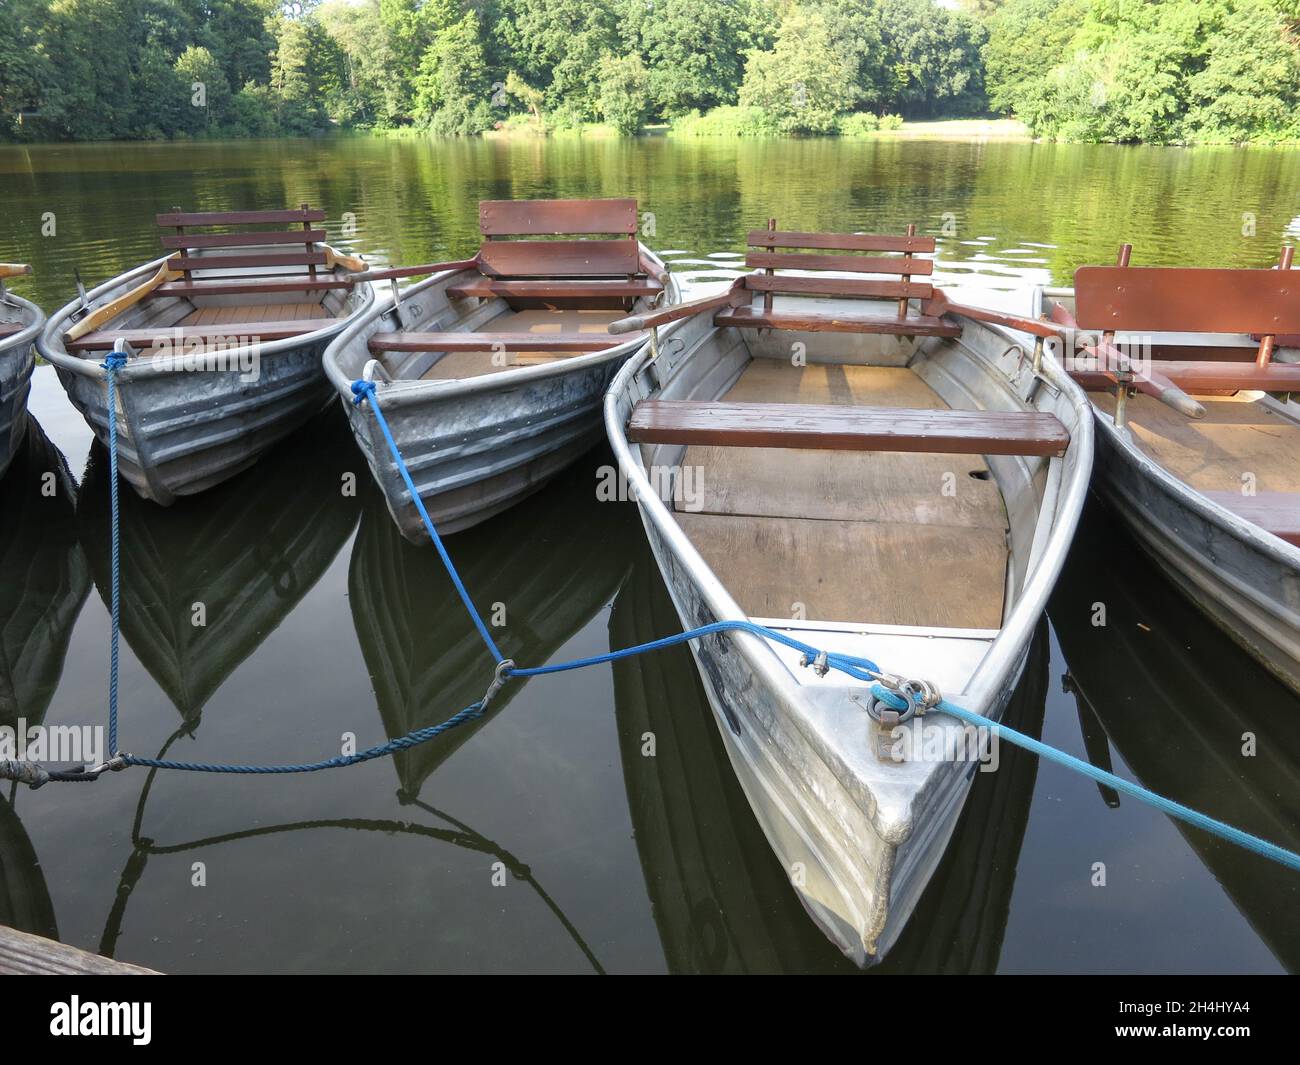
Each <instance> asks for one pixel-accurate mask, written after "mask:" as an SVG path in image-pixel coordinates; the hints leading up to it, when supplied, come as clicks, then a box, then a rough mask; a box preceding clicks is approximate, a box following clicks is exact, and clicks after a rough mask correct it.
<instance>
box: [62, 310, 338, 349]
mask: <svg viewBox="0 0 1300 1065" xmlns="http://www.w3.org/2000/svg"><path fill="white" fill-rule="evenodd" d="M328 324H329V320H328V319H321V318H305V319H297V320H289V321H280V322H226V323H214V324H211V325H186V326H172V327H170V328H162V329H100V330H95V331H94V332H91V333H86V334H85V335H84V336H80V337H77V338H75V339H71V340H66V341H65V344H66V346H67V349H68V350H69V351H107V350H110V349H111V348H112V347H113V344H114V342H116V341H117V340H119V339H120V340H124V341H126V343H127V344H129V345H130V346H131V347H133V348H136V349H147V348H151V347H153V346H154V345H155V343H158V342H168V343H172V344H177V345H179V344H183V343H185V342H186V341H196V340H202V341H205V342H206V341H211V340H221V339H222V338H227V337H246V338H248V339H249V342H250V343H251V342H253V340H254V338H255V339H256V340H257V341H262V342H266V341H271V340H284V339H287V338H288V337H294V336H299V335H301V334H303V333H314V332H315V331H316V330H317V329H323V328H324V327H325V326H326V325H328Z"/></svg>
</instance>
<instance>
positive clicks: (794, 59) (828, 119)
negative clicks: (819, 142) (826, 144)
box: [740, 8, 857, 133]
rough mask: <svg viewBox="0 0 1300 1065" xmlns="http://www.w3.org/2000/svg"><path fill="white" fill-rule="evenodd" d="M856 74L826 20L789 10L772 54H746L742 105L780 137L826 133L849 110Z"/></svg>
mask: <svg viewBox="0 0 1300 1065" xmlns="http://www.w3.org/2000/svg"><path fill="white" fill-rule="evenodd" d="M856 73H857V72H856V70H855V69H854V67H853V65H852V63H851V62H850V61H849V59H848V57H847V56H846V55H845V54H844V52H843V50H842V49H840V48H837V47H836V42H835V41H834V39H833V38H832V37H831V33H830V29H829V27H828V26H827V24H826V19H825V18H824V17H823V16H822V15H821V14H819V13H817V12H815V11H806V10H803V9H800V8H792V9H791V10H790V11H789V13H788V14H787V15H786V16H785V18H784V19H782V21H781V26H780V29H778V30H777V34H776V43H775V45H774V46H773V48H772V50H771V51H770V52H757V51H756V52H751V53H750V54H749V58H748V59H747V60H746V62H745V78H744V81H743V82H742V83H741V86H740V104H741V106H742V107H758V108H761V109H762V110H763V111H764V112H766V113H767V114H768V115H769V116H770V117H771V119H772V120H773V121H774V123H775V125H776V128H777V129H778V130H779V131H780V132H782V133H829V132H832V131H833V130H834V129H835V128H836V122H837V118H838V116H839V115H840V114H842V113H843V112H845V111H848V110H850V109H851V108H852V106H853V103H854V101H855V99H856V97H857V86H856Z"/></svg>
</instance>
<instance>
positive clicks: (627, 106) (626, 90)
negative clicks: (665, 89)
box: [600, 52, 651, 134]
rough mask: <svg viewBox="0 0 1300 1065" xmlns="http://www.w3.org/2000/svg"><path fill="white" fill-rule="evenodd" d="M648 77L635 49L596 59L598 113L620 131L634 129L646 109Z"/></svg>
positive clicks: (648, 109) (647, 105) (642, 119)
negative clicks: (598, 90) (598, 86)
mask: <svg viewBox="0 0 1300 1065" xmlns="http://www.w3.org/2000/svg"><path fill="white" fill-rule="evenodd" d="M650 107H651V101H650V77H649V75H648V74H647V73H646V69H645V64H644V63H642V62H641V57H640V56H639V55H637V54H636V53H635V52H634V53H632V55H625V56H615V55H610V54H609V53H608V52H607V53H606V54H605V55H603V56H602V57H601V60H600V113H601V115H602V116H603V117H604V119H605V121H606V122H608V123H609V124H610V125H611V126H613V127H614V128H615V129H616V130H618V131H619V132H620V133H623V134H631V133H636V132H637V131H638V130H639V129H640V128H641V126H642V124H643V123H644V122H645V120H646V115H648V114H649V113H650Z"/></svg>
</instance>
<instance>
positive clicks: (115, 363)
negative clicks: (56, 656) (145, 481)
mask: <svg viewBox="0 0 1300 1065" xmlns="http://www.w3.org/2000/svg"><path fill="white" fill-rule="evenodd" d="M100 365H102V366H103V367H104V370H105V371H106V376H107V378H108V482H109V488H108V497H109V499H110V501H111V509H112V514H113V529H112V549H111V554H110V557H111V560H112V562H111V569H112V571H113V572H112V584H113V592H112V595H113V605H112V610H111V611H110V613H111V614H112V615H113V628H112V634H111V636H110V637H109V644H108V749H109V750H110V751H114V752H115V751H116V750H117V665H118V655H117V645H118V643H119V640H120V637H121V624H120V622H121V618H122V605H121V597H122V564H121V557H122V542H121V529H122V522H121V520H120V514H119V511H118V501H117V371H118V370H120V369H121V368H122V367H123V366H125V365H126V352H124V351H123V350H122V349H121V341H118V346H117V347H116V348H114V349H113V351H112V352H110V353H109V355H108V357H107V358H105V359H104V361H103V362H102V363H101V364H100Z"/></svg>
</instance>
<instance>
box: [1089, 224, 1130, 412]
mask: <svg viewBox="0 0 1300 1065" xmlns="http://www.w3.org/2000/svg"><path fill="white" fill-rule="evenodd" d="M1132 257H1133V245H1132V244H1121V245H1120V246H1119V255H1118V256H1117V257H1116V259H1115V265H1116V266H1128V264H1129V260H1130V259H1131V258H1132ZM1114 335H1115V334H1114V333H1108V332H1105V331H1104V330H1103V332H1102V334H1101V344H1100V345H1099V347H1098V351H1097V354H1098V355H1100V356H1102V357H1103V358H1105V350H1106V348H1107V347H1111V346H1112V345H1111V338H1112V337H1113V336H1114ZM1116 350H1117V351H1118V349H1116ZM1132 380H1133V374H1132V372H1131V371H1130V369H1129V367H1128V365H1125V367H1124V368H1122V369H1121V368H1120V367H1119V366H1116V367H1115V381H1116V385H1115V424H1116V425H1117V426H1118V427H1119V428H1121V429H1123V428H1126V427H1127V425H1128V390H1129V382H1130V381H1132Z"/></svg>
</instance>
